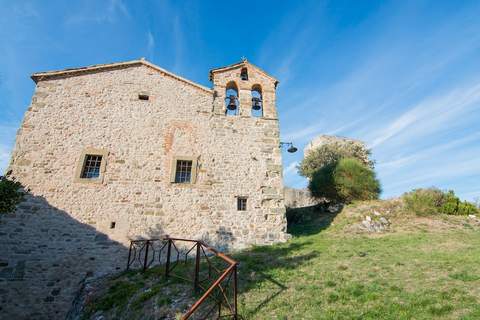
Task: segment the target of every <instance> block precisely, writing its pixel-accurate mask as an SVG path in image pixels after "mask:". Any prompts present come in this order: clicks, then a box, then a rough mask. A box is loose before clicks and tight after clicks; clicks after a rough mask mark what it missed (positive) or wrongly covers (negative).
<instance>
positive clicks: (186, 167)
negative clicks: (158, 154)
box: [175, 160, 193, 183]
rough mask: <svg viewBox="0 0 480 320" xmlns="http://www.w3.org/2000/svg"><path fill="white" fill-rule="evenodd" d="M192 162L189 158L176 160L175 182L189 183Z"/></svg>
mask: <svg viewBox="0 0 480 320" xmlns="http://www.w3.org/2000/svg"><path fill="white" fill-rule="evenodd" d="M192 163H193V161H191V160H177V164H176V167H175V182H176V183H190V182H191V180H192Z"/></svg>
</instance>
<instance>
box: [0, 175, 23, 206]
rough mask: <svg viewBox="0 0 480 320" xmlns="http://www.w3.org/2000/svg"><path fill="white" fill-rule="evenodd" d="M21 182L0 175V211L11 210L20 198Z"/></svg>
mask: <svg viewBox="0 0 480 320" xmlns="http://www.w3.org/2000/svg"><path fill="white" fill-rule="evenodd" d="M20 188H21V184H20V183H19V182H16V181H12V180H10V179H7V178H6V177H3V176H0V213H7V212H12V211H13V210H15V206H16V205H17V203H19V202H20V200H21V199H22V193H21V192H20V191H19V189H20Z"/></svg>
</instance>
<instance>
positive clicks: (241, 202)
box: [237, 197, 247, 211]
mask: <svg viewBox="0 0 480 320" xmlns="http://www.w3.org/2000/svg"><path fill="white" fill-rule="evenodd" d="M237 210H238V211H247V198H245V197H238V198H237Z"/></svg>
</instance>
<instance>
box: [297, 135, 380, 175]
mask: <svg viewBox="0 0 480 320" xmlns="http://www.w3.org/2000/svg"><path fill="white" fill-rule="evenodd" d="M370 155H371V152H370V150H369V149H367V148H365V145H364V144H363V143H361V142H359V141H348V140H347V141H343V140H332V141H328V142H326V143H325V144H322V145H321V146H319V147H317V148H316V149H313V150H312V151H310V152H309V153H308V154H307V156H306V157H305V158H304V159H303V160H302V162H301V163H300V165H299V167H298V170H299V173H300V175H302V176H304V177H307V178H312V177H313V174H314V173H315V172H317V171H318V170H320V169H322V168H323V167H326V166H328V165H332V164H333V165H335V164H336V163H337V162H338V161H339V160H340V159H343V158H355V159H357V160H358V161H360V162H361V163H363V164H364V165H365V166H367V167H370V168H372V169H373V168H374V162H373V161H372V160H370V159H369V157H370Z"/></svg>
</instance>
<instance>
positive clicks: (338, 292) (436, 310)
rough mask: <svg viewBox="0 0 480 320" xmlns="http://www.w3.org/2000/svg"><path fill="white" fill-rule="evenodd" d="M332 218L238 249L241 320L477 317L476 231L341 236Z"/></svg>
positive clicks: (479, 237) (479, 260)
mask: <svg viewBox="0 0 480 320" xmlns="http://www.w3.org/2000/svg"><path fill="white" fill-rule="evenodd" d="M330 222H331V219H321V220H316V221H309V222H308V224H304V225H301V224H300V225H296V226H294V227H291V228H290V230H289V231H290V232H291V233H293V234H294V235H295V236H294V238H293V240H291V241H290V242H288V243H286V244H282V245H276V246H271V247H259V248H254V249H253V250H250V251H247V252H243V253H239V254H238V255H237V256H236V258H237V259H238V260H239V261H240V262H241V267H240V284H241V290H240V291H241V294H240V297H239V303H240V312H241V314H242V316H243V317H244V318H245V319H433V318H435V319H479V318H480V268H479V266H480V233H479V232H478V231H472V230H471V229H458V228H455V229H452V230H446V231H445V230H443V231H442V232H430V231H429V230H426V231H425V230H423V231H421V232H419V231H417V232H404V233H401V232H398V233H394V234H386V235H383V236H380V237H379V236H375V237H372V236H366V235H349V234H341V233H339V232H337V231H334V230H336V228H331V227H330V228H327V227H328V224H329V223H330Z"/></svg>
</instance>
